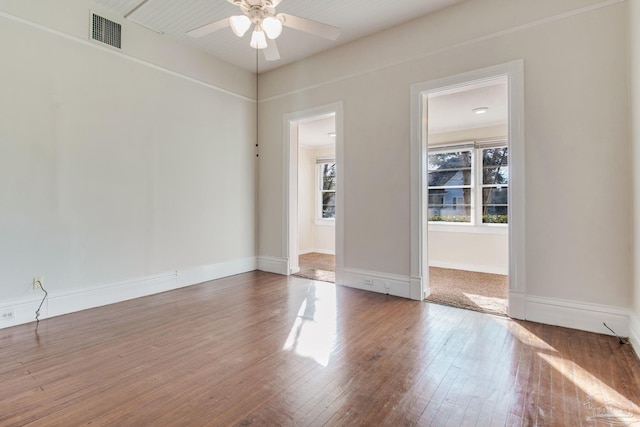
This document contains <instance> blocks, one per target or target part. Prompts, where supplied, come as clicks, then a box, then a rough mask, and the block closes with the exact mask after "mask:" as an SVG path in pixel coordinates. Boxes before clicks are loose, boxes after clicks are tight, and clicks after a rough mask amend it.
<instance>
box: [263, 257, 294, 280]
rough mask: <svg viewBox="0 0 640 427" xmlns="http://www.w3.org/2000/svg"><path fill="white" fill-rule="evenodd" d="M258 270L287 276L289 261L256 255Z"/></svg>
mask: <svg viewBox="0 0 640 427" xmlns="http://www.w3.org/2000/svg"><path fill="white" fill-rule="evenodd" d="M258 270H260V271H266V272H267V273H275V274H281V275H283V276H288V275H289V261H288V260H287V259H285V258H274V257H267V256H260V257H258Z"/></svg>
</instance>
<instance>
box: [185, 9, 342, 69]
mask: <svg viewBox="0 0 640 427" xmlns="http://www.w3.org/2000/svg"><path fill="white" fill-rule="evenodd" d="M227 1H228V2H229V3H231V4H233V5H236V6H238V7H239V8H240V12H242V15H234V16H231V17H230V18H225V19H222V20H220V21H216V22H212V23H210V24H206V25H203V26H201V27H198V28H195V29H193V30H191V31H188V32H187V35H189V36H191V37H203V36H206V35H207V34H211V33H213V32H215V31H218V30H222V29H223V28H226V27H231V30H233V32H234V34H235V35H237V36H238V37H242V36H244V35H245V33H246V32H247V31H248V30H249V28H251V26H252V25H253V33H252V34H251V43H249V45H250V46H251V47H253V48H254V49H262V50H263V52H264V57H265V59H266V60H267V61H277V60H278V59H280V52H279V51H278V46H277V44H276V39H277V38H278V36H280V34H281V33H282V27H283V26H284V27H289V28H293V29H294V30H299V31H304V32H306V33H309V34H313V35H315V36H318V37H323V38H325V39H329V40H336V39H337V38H338V36H339V35H340V28H338V27H334V26H332V25H328V24H323V23H322V22H318V21H313V20H311V19H307V18H302V17H300V16H296V15H289V14H288V13H278V14H276V6H278V5H279V4H280V3H281V2H282V0H227ZM267 39H268V40H267Z"/></svg>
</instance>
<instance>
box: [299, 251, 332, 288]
mask: <svg viewBox="0 0 640 427" xmlns="http://www.w3.org/2000/svg"><path fill="white" fill-rule="evenodd" d="M298 264H299V265H300V271H299V272H298V273H296V274H294V276H298V277H304V278H306V279H312V280H321V281H323V282H332V283H335V282H336V273H335V270H336V261H335V256H334V255H325V254H318V253H310V254H304V255H300V256H299V257H298Z"/></svg>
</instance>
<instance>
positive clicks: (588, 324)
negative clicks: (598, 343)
mask: <svg viewBox="0 0 640 427" xmlns="http://www.w3.org/2000/svg"><path fill="white" fill-rule="evenodd" d="M629 314H630V313H629V311H628V310H625V309H621V308H619V307H612V306H607V305H601V304H592V303H582V302H574V301H568V300H562V299H556V298H543V297H535V296H527V297H526V302H525V319H526V320H531V321H534V322H538V323H545V324H548V325H555V326H563V327H566V328H572V329H580V330H583V331H589V332H596V333H600V334H607V335H612V333H611V332H610V331H609V330H608V329H607V328H606V327H605V326H604V325H603V322H604V323H606V324H607V326H609V327H610V328H611V329H613V330H614V331H615V332H616V334H617V335H618V336H621V337H628V336H629V332H630V331H629V324H630V318H629Z"/></svg>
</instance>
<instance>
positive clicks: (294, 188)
mask: <svg viewBox="0 0 640 427" xmlns="http://www.w3.org/2000/svg"><path fill="white" fill-rule="evenodd" d="M331 115H333V116H335V124H336V181H337V185H336V225H335V233H336V235H335V237H336V240H335V241H336V247H335V251H336V284H340V283H342V276H343V270H344V258H343V256H344V255H343V254H344V179H343V176H344V174H343V171H344V168H343V165H344V144H343V137H342V132H343V124H342V123H343V122H342V102H336V103H333V104H329V105H324V106H320V107H315V108H310V109H307V110H302V111H296V112H294V113H289V114H285V115H284V118H283V131H282V132H283V135H284V150H283V152H284V161H283V166H284V177H285V179H284V212H285V215H284V226H283V230H284V238H283V251H282V252H283V254H284V257H285V259H286V261H287V275H290V274H294V273H297V272H298V271H300V266H299V265H298V252H299V248H298V122H300V121H301V120H304V119H309V118H320V117H323V116H325V117H327V116H331Z"/></svg>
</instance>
